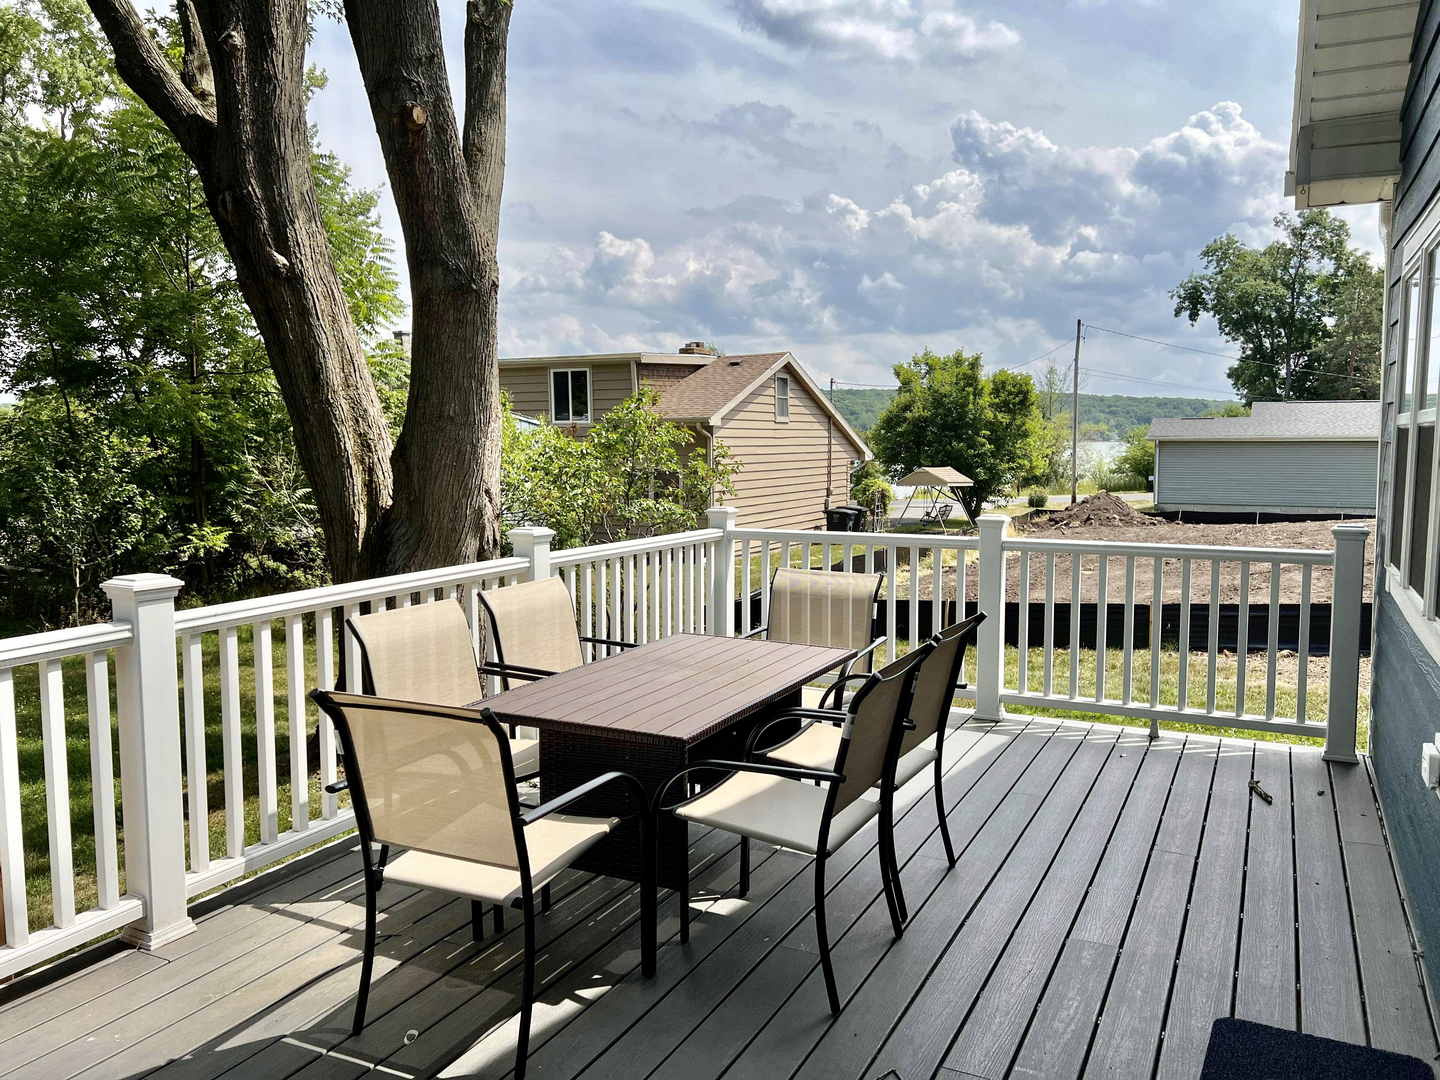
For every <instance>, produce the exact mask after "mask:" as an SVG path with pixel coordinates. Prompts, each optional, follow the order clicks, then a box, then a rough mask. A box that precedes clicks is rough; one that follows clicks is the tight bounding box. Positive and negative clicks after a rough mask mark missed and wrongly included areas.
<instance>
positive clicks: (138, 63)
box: [88, 0, 215, 165]
mask: <svg viewBox="0 0 1440 1080" xmlns="http://www.w3.org/2000/svg"><path fill="white" fill-rule="evenodd" d="M88 2H89V5H90V11H91V13H92V14H94V16H95V20H96V21H97V22H98V23H99V24H100V29H101V30H103V31H104V32H105V36H106V38H108V39H109V41H110V46H111V48H113V49H114V50H115V70H116V71H118V72H119V73H120V77H121V78H122V79H124V80H125V83H126V85H127V86H129V87H130V89H131V90H133V91H135V93H137V94H138V95H140V99H141V100H142V101H144V102H145V104H146V105H149V106H150V108H151V110H153V111H154V113H155V115H156V116H158V117H160V119H161V120H163V121H164V123H165V126H166V127H168V128H169V129H170V131H171V133H172V134H173V135H174V136H175V139H176V141H177V142H179V143H180V145H181V147H182V148H183V149H184V150H185V153H186V154H187V155H189V157H190V158H191V160H192V161H195V162H196V164H197V165H198V164H199V163H200V162H202V161H208V160H209V158H210V153H211V144H212V142H213V140H214V137H215V108H214V104H213V103H212V104H211V105H210V106H209V107H208V108H207V107H206V106H205V105H203V104H201V102H200V101H199V100H197V99H196V97H195V95H194V94H192V93H191V92H190V91H189V90H187V89H186V88H185V84H184V83H182V82H181V81H180V76H179V75H178V74H176V72H175V69H174V68H172V67H171V66H170V63H169V61H167V60H166V59H165V56H164V54H162V53H161V52H160V46H159V45H157V44H156V43H155V39H154V38H153V37H152V36H151V35H150V31H148V30H147V29H145V24H144V22H143V21H141V19H140V15H139V13H138V12H137V11H136V10H135V6H134V5H133V4H132V3H131V2H130V0H88ZM182 7H189V4H188V3H183V4H182ZM192 14H193V12H192ZM186 36H187V37H188V36H189V35H188V34H187V35H186ZM187 51H188V50H187Z"/></svg>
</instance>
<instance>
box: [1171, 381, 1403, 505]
mask: <svg viewBox="0 0 1440 1080" xmlns="http://www.w3.org/2000/svg"><path fill="white" fill-rule="evenodd" d="M1150 440H1151V441H1152V442H1153V443H1154V444H1155V509H1156V510H1162V511H1163V510H1181V511H1184V510H1196V511H1210V512H1220V513H1274V514H1364V515H1373V514H1374V513H1375V481H1376V473H1377V454H1378V452H1379V445H1380V403H1379V402H1378V401H1257V402H1256V403H1255V405H1254V406H1253V408H1252V409H1251V412H1250V415H1249V416H1223V417H1185V418H1180V419H1166V420H1152V421H1151V422H1150Z"/></svg>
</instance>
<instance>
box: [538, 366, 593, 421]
mask: <svg viewBox="0 0 1440 1080" xmlns="http://www.w3.org/2000/svg"><path fill="white" fill-rule="evenodd" d="M577 372H581V373H583V374H584V375H585V406H586V408H585V416H584V417H583V418H581V417H577V416H575V410H574V408H573V407H572V408H571V409H569V410H568V411H569V413H570V416H569V418H568V419H565V420H561V419H560V418H559V417H557V416H556V415H555V376H556V375H564V376H565V389H566V392H567V393H568V394H569V396H570V404H571V405H572V406H573V405H574V403H575V386H574V383H573V381H572V380H571V378H570V376H572V375H574V374H576V373H577ZM545 381H546V383H547V389H548V393H549V395H550V422H551V423H552V424H585V425H589V424H593V423H594V422H595V376H594V373H593V372H592V370H591V369H590V367H588V366H585V367H552V368H550V369H549V370H548V372H547V374H546V376H545Z"/></svg>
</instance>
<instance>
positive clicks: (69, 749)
mask: <svg viewBox="0 0 1440 1080" xmlns="http://www.w3.org/2000/svg"><path fill="white" fill-rule="evenodd" d="M237 637H238V640H239V657H240V714H241V725H240V726H241V732H242V748H243V761H244V792H245V842H246V843H247V844H253V843H256V842H258V841H259V839H260V800H259V795H258V785H259V773H258V770H257V767H256V762H257V745H256V739H255V663H254V661H255V650H254V641H253V633H252V631H251V628H250V627H249V626H248V625H247V626H242V627H240V629H239V631H238V634H237ZM202 649H203V654H204V670H205V678H204V688H205V765H206V771H207V791H206V799H207V810H208V817H209V833H210V857H211V858H212V859H218V858H223V857H224V856H225V772H224V750H223V747H222V743H221V723H220V669H219V640H218V635H216V634H206V635H204V638H203V646H202ZM272 654H273V655H272V663H273V666H274V673H275V729H276V738H275V742H276V747H275V754H276V767H275V773H276V781H277V787H278V796H277V803H278V810H279V830H280V831H281V832H284V831H286V830H287V829H289V828H290V825H291V807H290V745H291V732H290V730H289V729H290V720H289V715H290V710H289V698H288V691H287V689H286V679H285V675H286V667H285V624H284V622H283V620H282V621H278V622H276V623H274V624H273V635H272ZM176 664H177V669H178V664H179V655H178V647H177V658H176ZM62 669H63V672H64V678H65V743H66V764H67V767H68V768H67V772H68V777H69V784H70V813H71V820H70V829H71V836H72V841H73V843H72V850H73V856H72V857H73V859H74V864H75V908H76V910H77V911H84V910H86V909H87V908H90V907H93V906H94V905H95V902H96V876H95V818H94V810H93V788H92V783H91V775H90V730H89V719H88V710H87V708H86V696H85V669H84V659H83V657H72V658H70V659H67V660H65V661H64V662H63V664H62ZM305 674H306V682H307V685H314V680H315V641H314V637H313V627H310V626H307V628H306V642H305ZM114 679H115V668H114V655H113V654H112V655H111V658H110V683H111V688H110V702H111V714H112V721H111V743H112V746H113V748H114V752H115V761H114V766H113V771H114V776H115V778H116V790H115V806H116V815H117V818H118V817H119V815H120V812H121V800H122V793H121V791H120V785H119V775H120V761H119V748H120V743H119V734H118V731H117V730H116V729H115V723H114V708H115V704H114V703H115V689H114ZM15 714H16V715H15V719H16V728H17V734H18V736H19V763H20V817H21V824H22V829H23V832H24V842H25V873H26V880H25V887H26V895H27V900H28V908H29V917H30V927H31V929H32V930H34V929H40V928H43V927H46V926H49V925H50V924H51V922H52V921H53V916H52V912H51V897H50V838H49V830H48V825H47V816H46V802H45V761H44V746H43V744H42V742H41V734H40V732H41V729H40V697H39V676H38V671H37V669H36V668H35V667H23V668H17V669H16V670H15ZM183 715H184V714H183V707H182V712H181V716H182V721H181V723H182V727H181V739H182V758H181V761H182V767H183V763H184V761H185V758H184V757H183V754H184V750H183V740H184V727H183ZM318 721H319V715H318V712H317V710H316V709H315V707H314V706H313V705H312V704H310V703H309V702H308V701H307V702H306V732H305V733H306V737H307V738H309V737H310V736H312V735H314V733H315V731H316V726H317V724H318ZM307 764H308V766H309V770H310V778H309V788H310V793H309V800H310V818H311V820H315V819H317V818H319V817H320V811H321V791H320V774H319V762H318V760H316V759H315V758H314V757H313V756H312V757H311V759H310V760H309V761H308V762H307ZM187 786H188V785H187ZM345 799H346V797H345V796H342V802H344V801H345ZM188 807H189V804H188V798H187V802H186V815H187V825H186V827H187V830H188V827H189V826H188V814H189V808H188ZM187 836H188V832H187ZM120 886H121V892H122V893H123V892H124V888H125V864H124V841H123V838H122V839H121V847H120Z"/></svg>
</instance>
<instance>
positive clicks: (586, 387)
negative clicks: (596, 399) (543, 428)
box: [550, 368, 590, 424]
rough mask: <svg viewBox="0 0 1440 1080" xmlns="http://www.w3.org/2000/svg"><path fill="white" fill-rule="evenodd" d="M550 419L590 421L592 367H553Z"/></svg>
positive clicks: (574, 421) (557, 420) (566, 422)
mask: <svg viewBox="0 0 1440 1080" xmlns="http://www.w3.org/2000/svg"><path fill="white" fill-rule="evenodd" d="M550 419H552V420H554V421H555V422H556V423H557V424H588V423H589V422H590V369H589V368H552V369H551V371H550Z"/></svg>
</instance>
